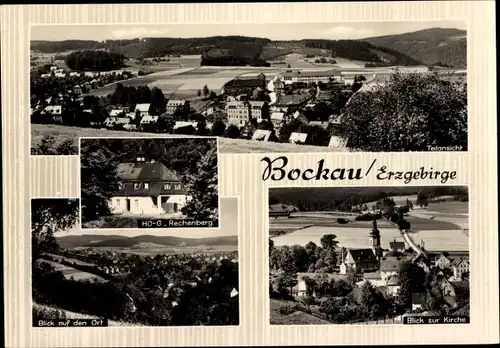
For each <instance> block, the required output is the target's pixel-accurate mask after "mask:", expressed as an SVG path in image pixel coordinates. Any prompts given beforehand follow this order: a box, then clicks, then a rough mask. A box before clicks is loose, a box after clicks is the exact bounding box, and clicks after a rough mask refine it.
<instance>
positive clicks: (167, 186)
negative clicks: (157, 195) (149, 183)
mask: <svg viewBox="0 0 500 348" xmlns="http://www.w3.org/2000/svg"><path fill="white" fill-rule="evenodd" d="M163 189H164V190H170V189H171V185H170V184H164V185H163Z"/></svg>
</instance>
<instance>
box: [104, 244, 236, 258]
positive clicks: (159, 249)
mask: <svg viewBox="0 0 500 348" xmlns="http://www.w3.org/2000/svg"><path fill="white" fill-rule="evenodd" d="M99 250H109V251H113V252H119V253H125V254H133V255H139V256H155V255H158V254H160V255H175V254H194V253H208V254H211V253H221V252H232V251H237V250H238V246H237V245H214V246H210V247H208V246H203V245H201V246H193V247H191V246H187V247H170V246H168V247H167V246H155V247H149V248H148V247H131V248H120V247H106V248H99Z"/></svg>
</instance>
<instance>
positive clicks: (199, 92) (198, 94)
mask: <svg viewBox="0 0 500 348" xmlns="http://www.w3.org/2000/svg"><path fill="white" fill-rule="evenodd" d="M196 95H197V96H198V97H201V89H199V90H198V91H197V92H196Z"/></svg>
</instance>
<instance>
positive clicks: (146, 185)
mask: <svg viewBox="0 0 500 348" xmlns="http://www.w3.org/2000/svg"><path fill="white" fill-rule="evenodd" d="M144 188H145V189H146V190H147V189H149V182H145V183H144Z"/></svg>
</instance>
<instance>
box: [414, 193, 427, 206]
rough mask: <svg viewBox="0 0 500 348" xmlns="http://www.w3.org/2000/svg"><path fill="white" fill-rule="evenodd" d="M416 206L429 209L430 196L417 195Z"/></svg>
mask: <svg viewBox="0 0 500 348" xmlns="http://www.w3.org/2000/svg"><path fill="white" fill-rule="evenodd" d="M415 204H416V205H418V206H420V207H421V208H422V207H427V206H428V205H429V195H428V194H426V193H425V192H419V193H418V194H417V200H416V201H415Z"/></svg>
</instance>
